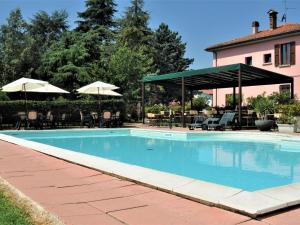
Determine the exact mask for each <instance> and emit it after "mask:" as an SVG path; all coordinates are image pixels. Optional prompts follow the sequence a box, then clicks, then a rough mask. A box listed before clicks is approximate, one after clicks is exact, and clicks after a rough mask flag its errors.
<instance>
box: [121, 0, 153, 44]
mask: <svg viewBox="0 0 300 225" xmlns="http://www.w3.org/2000/svg"><path fill="white" fill-rule="evenodd" d="M143 7H144V0H132V1H131V6H129V7H128V8H127V10H126V12H125V15H124V17H123V18H122V19H120V20H119V35H118V37H119V42H120V44H121V45H123V46H127V47H129V48H133V49H135V48H141V47H142V46H143V47H144V48H148V46H149V44H150V41H151V39H152V31H151V29H150V28H149V27H148V23H149V18H150V15H149V13H148V12H147V11H145V10H144V9H143Z"/></svg>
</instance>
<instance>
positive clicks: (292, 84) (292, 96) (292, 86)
mask: <svg viewBox="0 0 300 225" xmlns="http://www.w3.org/2000/svg"><path fill="white" fill-rule="evenodd" d="M291 99H294V79H293V80H292V82H291Z"/></svg>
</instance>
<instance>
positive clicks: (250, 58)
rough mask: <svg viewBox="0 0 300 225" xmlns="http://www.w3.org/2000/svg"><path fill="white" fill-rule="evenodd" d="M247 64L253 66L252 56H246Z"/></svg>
mask: <svg viewBox="0 0 300 225" xmlns="http://www.w3.org/2000/svg"><path fill="white" fill-rule="evenodd" d="M245 64H246V65H248V66H252V56H248V57H246V58H245Z"/></svg>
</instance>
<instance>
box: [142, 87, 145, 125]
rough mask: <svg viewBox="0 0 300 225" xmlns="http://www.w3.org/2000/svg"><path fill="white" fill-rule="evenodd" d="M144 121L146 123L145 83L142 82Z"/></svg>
mask: <svg viewBox="0 0 300 225" xmlns="http://www.w3.org/2000/svg"><path fill="white" fill-rule="evenodd" d="M142 121H143V124H144V123H145V83H144V82H142Z"/></svg>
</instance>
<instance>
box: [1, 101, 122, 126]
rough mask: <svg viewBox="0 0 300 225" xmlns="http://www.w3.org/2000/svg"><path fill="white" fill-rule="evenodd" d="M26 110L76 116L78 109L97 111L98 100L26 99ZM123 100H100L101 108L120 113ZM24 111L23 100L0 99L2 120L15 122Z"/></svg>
mask: <svg viewBox="0 0 300 225" xmlns="http://www.w3.org/2000/svg"><path fill="white" fill-rule="evenodd" d="M27 107H28V110H36V111H38V112H40V113H44V114H45V113H47V112H48V111H50V110H51V111H52V112H54V113H55V114H59V113H67V114H70V115H75V116H77V117H78V115H79V113H78V112H79V110H82V111H85V112H91V111H96V112H97V111H98V101H95V100H92V101H91V100H89V101H86V100H76V101H70V100H62V99H59V100H55V101H27ZM126 107H127V105H125V102H124V101H123V100H102V101H101V108H102V109H103V110H104V109H105V110H109V111H112V112H116V111H120V112H121V114H122V115H125V112H126ZM24 111H25V101H23V100H18V101H0V114H2V115H3V118H4V120H5V121H6V122H7V121H11V122H12V123H13V122H15V116H16V114H17V112H24Z"/></svg>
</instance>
